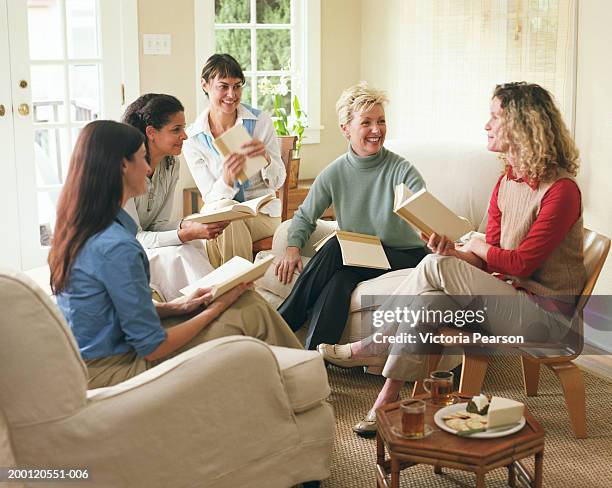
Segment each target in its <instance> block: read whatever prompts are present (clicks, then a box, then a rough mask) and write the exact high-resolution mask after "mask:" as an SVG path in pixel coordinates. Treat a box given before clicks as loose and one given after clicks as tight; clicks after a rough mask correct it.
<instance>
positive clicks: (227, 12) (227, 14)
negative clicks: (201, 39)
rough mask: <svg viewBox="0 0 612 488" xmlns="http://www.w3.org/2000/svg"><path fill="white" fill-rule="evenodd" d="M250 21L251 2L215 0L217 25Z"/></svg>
mask: <svg viewBox="0 0 612 488" xmlns="http://www.w3.org/2000/svg"><path fill="white" fill-rule="evenodd" d="M250 21H251V2H250V0H215V23H216V24H236V23H245V22H250Z"/></svg>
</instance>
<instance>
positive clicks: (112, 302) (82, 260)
mask: <svg viewBox="0 0 612 488" xmlns="http://www.w3.org/2000/svg"><path fill="white" fill-rule="evenodd" d="M136 231H137V225H136V223H135V222H134V221H133V220H132V218H131V217H130V216H129V215H128V214H127V213H126V212H125V211H124V210H123V209H120V210H119V213H118V214H117V217H116V218H115V220H114V221H113V223H112V224H111V225H109V226H108V227H107V228H106V229H104V230H103V231H102V232H99V233H97V234H95V235H94V236H92V237H90V238H89V239H88V240H87V241H86V242H85V244H84V245H83V247H82V248H81V250H80V251H79V253H78V254H77V257H76V259H75V261H74V265H73V267H72V270H71V271H70V276H69V277H68V280H67V286H66V288H65V289H64V290H63V291H62V292H61V293H59V294H58V296H57V304H58V305H59V307H60V309H61V311H62V312H63V314H64V317H66V321H67V322H68V324H69V325H70V327H71V328H72V332H73V334H74V336H75V338H76V340H77V343H78V344H79V349H80V351H81V356H82V357H83V359H96V358H101V357H106V356H112V355H114V354H122V353H125V352H128V351H132V350H135V351H136V353H137V354H138V355H139V356H146V355H148V354H150V353H151V352H153V351H154V350H155V349H157V347H158V346H159V345H160V344H161V343H162V342H163V341H164V340H165V338H166V332H165V330H164V329H163V327H162V326H161V322H160V320H159V316H158V315H157V312H156V311H155V306H154V305H153V302H152V301H151V290H150V288H149V278H150V275H149V261H148V259H147V255H146V253H145V251H144V249H143V248H142V246H141V245H140V243H139V242H138V241H137V240H136V238H135V236H136Z"/></svg>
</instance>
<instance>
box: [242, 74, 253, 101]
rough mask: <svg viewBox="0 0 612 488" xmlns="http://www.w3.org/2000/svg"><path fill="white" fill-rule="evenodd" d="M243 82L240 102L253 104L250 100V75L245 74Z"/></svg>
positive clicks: (251, 91)
mask: <svg viewBox="0 0 612 488" xmlns="http://www.w3.org/2000/svg"><path fill="white" fill-rule="evenodd" d="M245 80H246V82H245V84H244V88H243V89H242V97H241V98H240V101H241V103H246V104H247V105H253V100H251V94H252V93H253V90H251V80H252V78H251V77H250V76H245Z"/></svg>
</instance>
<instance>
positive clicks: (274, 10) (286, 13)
mask: <svg viewBox="0 0 612 488" xmlns="http://www.w3.org/2000/svg"><path fill="white" fill-rule="evenodd" d="M290 22H291V0H257V23H258V24H289V23H290Z"/></svg>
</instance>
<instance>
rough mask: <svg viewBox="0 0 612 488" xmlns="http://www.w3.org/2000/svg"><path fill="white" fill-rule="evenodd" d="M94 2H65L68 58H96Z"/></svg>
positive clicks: (77, 0) (94, 0) (93, 0)
mask: <svg viewBox="0 0 612 488" xmlns="http://www.w3.org/2000/svg"><path fill="white" fill-rule="evenodd" d="M96 3H97V2H96V0H66V24H67V34H68V57H69V58H96V57H97V56H98V19H97V15H96Z"/></svg>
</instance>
